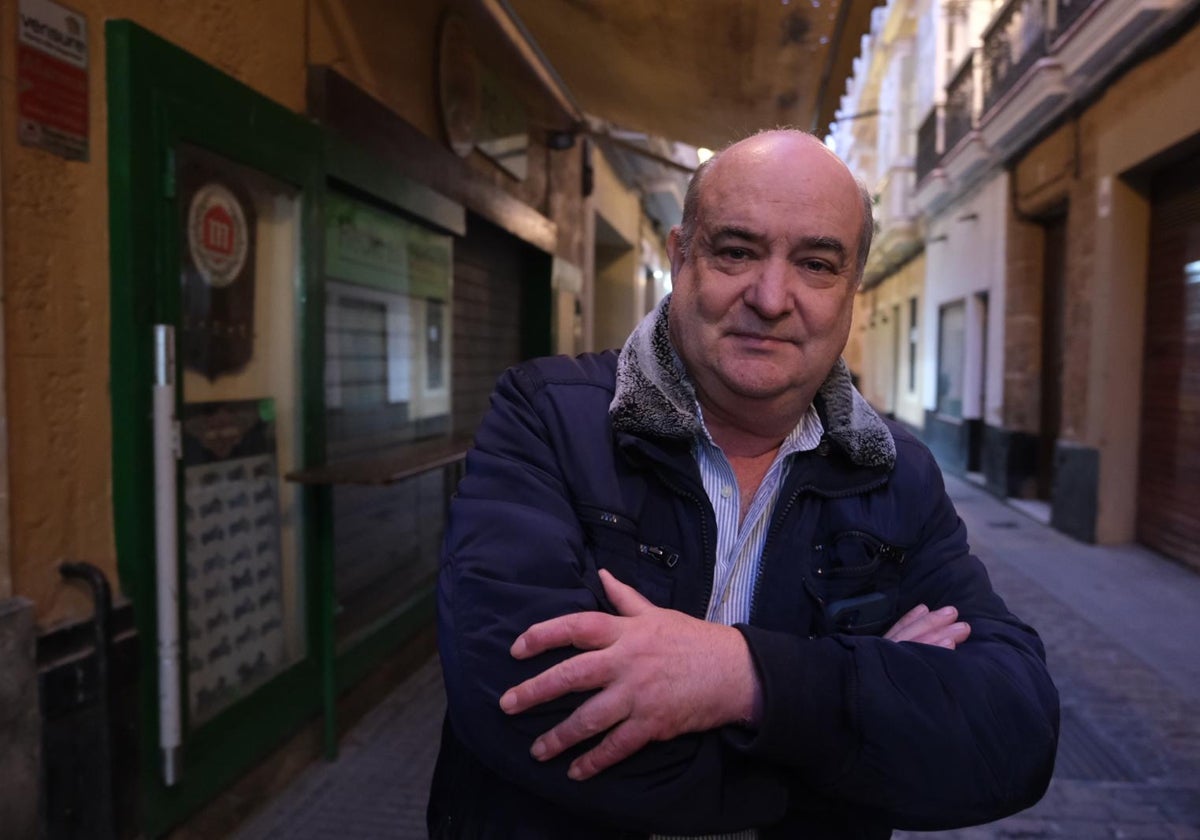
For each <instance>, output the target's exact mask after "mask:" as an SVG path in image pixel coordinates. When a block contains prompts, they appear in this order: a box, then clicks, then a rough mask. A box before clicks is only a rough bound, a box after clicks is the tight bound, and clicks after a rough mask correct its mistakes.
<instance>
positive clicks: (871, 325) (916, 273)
mask: <svg viewBox="0 0 1200 840" xmlns="http://www.w3.org/2000/svg"><path fill="white" fill-rule="evenodd" d="M924 287H925V255H924V254H923V253H922V254H919V255H918V256H917V257H915V258H914V259H912V260H910V261H909V262H908V263H906V264H905V265H904V267H903V268H901V269H900V270H899V271H897V272H896V273H895V274H893V275H892V276H890V277H888V278H887V279H886V280H884V281H883V282H882V283H880V284H879V285H877V286H875V287H873V288H871V289H869V290H867V291H865V292H861V293H860V294H858V295H857V296H856V297H855V304H854V320H853V324H852V326H851V328H850V340H849V342H847V346H846V352H845V353H844V354H843V355H844V356H845V358H846V364H847V365H849V366H850V370H852V371H853V372H854V373H855V374H856V375H857V376H858V388H859V391H861V392H862V395H863V396H864V397H866V399H867V401H868V402H870V403H871V404H872V405H873V406H875V408H876V409H877V410H879V411H880V412H881V413H884V412H888V411H890V412H892V413H893V414H894V415H895V416H896V418H897V419H899V420H902V421H904V422H905V423H908V424H909V425H910V426H914V427H916V428H921V427H923V426H924V425H925V408H924V405H923V404H922V402H921V394H922V383H923V381H924V369H923V367H924V366H923V365H922V364H920V362H921V359H922V358H923V352H924V351H923V337H924V336H925V335H926V334H927V331H926V330H925V329H924V325H922V324H921V323H920V322H919V320H918V323H917V336H918V337H917V351H916V360H917V364H916V368H915V374H916V375H915V380H914V382H913V387H912V388H909V383H908V369H909V368H908V364H909V355H910V350H909V343H908V337H909V328H908V319H909V301H910V300H911V299H912V298H916V299H917V313H918V319H919V318H920V315H921V313H922V312H923V311H924V309H923V303H922V298H923V296H924V295H923V292H924ZM897 374H899V378H898V379H897Z"/></svg>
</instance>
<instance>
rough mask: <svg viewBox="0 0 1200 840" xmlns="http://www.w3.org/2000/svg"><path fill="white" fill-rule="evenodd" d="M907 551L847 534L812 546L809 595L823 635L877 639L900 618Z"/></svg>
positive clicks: (875, 539) (870, 537) (862, 535)
mask: <svg viewBox="0 0 1200 840" xmlns="http://www.w3.org/2000/svg"><path fill="white" fill-rule="evenodd" d="M904 559H905V557H904V550H903V549H902V548H900V547H898V546H895V545H891V544H889V543H887V542H884V541H883V540H881V539H879V538H878V537H875V536H873V535H872V534H868V533H866V532H865V531H843V532H841V533H839V534H836V535H834V536H833V537H831V538H830V539H829V540H827V541H825V542H824V543H821V544H818V545H816V546H813V563H812V570H811V571H812V573H811V575H810V576H809V579H808V580H809V583H810V589H811V590H812V592H813V594H814V595H815V596H816V598H817V601H818V602H819V603H820V605H821V613H820V616H819V617H818V623H819V624H820V627H819V629H820V631H821V633H822V634H827V633H852V634H858V635H876V634H879V633H882V632H884V631H886V630H887V629H888V628H889V627H890V626H891V625H892V624H894V623H895V621H896V619H897V618H898V617H899V616H898V615H897V612H898V606H899V599H900V572H901V569H902V567H903V565H904Z"/></svg>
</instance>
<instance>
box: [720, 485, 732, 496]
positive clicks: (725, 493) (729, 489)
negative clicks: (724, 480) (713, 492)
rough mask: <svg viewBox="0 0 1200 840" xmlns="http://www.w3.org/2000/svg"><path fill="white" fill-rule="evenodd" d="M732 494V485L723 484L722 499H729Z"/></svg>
mask: <svg viewBox="0 0 1200 840" xmlns="http://www.w3.org/2000/svg"><path fill="white" fill-rule="evenodd" d="M732 495H733V488H732V487H730V486H729V485H728V484H726V485H725V486H723V487H722V488H721V498H722V499H728V498H729V497H730V496H732Z"/></svg>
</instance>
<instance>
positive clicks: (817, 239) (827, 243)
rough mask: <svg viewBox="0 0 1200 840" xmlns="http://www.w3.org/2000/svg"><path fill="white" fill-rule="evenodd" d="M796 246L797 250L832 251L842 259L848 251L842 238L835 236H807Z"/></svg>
mask: <svg viewBox="0 0 1200 840" xmlns="http://www.w3.org/2000/svg"><path fill="white" fill-rule="evenodd" d="M797 248H798V249H799V250H815V251H833V252H834V253H836V254H837V255H838V256H839V257H840V258H842V259H845V258H846V254H848V253H849V251H848V250H847V248H846V246H845V244H844V243H843V242H842V240H840V239H838V238H837V237H836V236H809V237H806V238H805V239H802V240H801V241H800V244H799V245H798V246H797Z"/></svg>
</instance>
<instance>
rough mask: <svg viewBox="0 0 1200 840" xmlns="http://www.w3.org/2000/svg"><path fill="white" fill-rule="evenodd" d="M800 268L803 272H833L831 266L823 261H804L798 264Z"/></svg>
mask: <svg viewBox="0 0 1200 840" xmlns="http://www.w3.org/2000/svg"><path fill="white" fill-rule="evenodd" d="M800 267H801V268H803V269H804V270H805V271H815V272H821V273H824V272H830V271H833V266H831V265H830V264H829V263H827V262H825V261H824V260H804V261H803V262H801V263H800Z"/></svg>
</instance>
